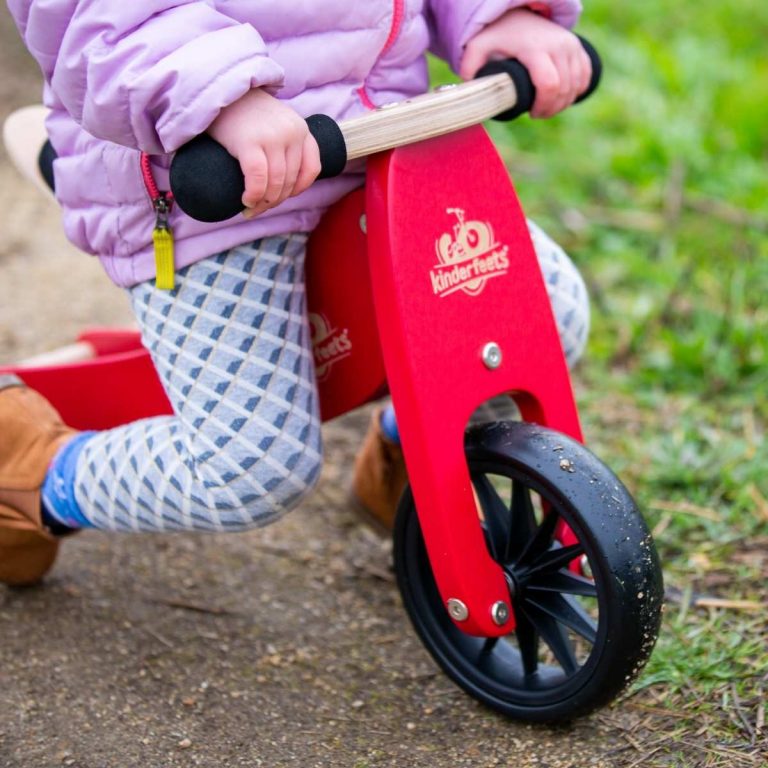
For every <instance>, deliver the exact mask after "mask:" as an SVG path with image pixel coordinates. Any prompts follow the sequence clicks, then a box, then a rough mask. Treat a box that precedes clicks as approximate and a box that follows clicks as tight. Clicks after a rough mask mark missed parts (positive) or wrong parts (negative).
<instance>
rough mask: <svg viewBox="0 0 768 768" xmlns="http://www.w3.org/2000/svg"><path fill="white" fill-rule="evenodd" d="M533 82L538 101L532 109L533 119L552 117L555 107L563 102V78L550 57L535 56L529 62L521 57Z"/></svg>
mask: <svg viewBox="0 0 768 768" xmlns="http://www.w3.org/2000/svg"><path fill="white" fill-rule="evenodd" d="M520 60H521V62H522V64H523V65H524V66H525V67H527V69H528V72H529V73H530V75H531V80H532V81H533V84H534V86H536V100H535V101H534V102H533V107H532V108H531V117H551V116H552V115H554V114H555V106H556V105H557V104H558V103H559V102H560V101H561V100H562V96H561V86H562V78H561V76H560V72H559V70H558V68H557V66H556V65H555V62H554V61H553V60H552V59H551V58H550V57H549V56H542V55H538V56H537V55H534V56H531V57H530V59H529V60H528V61H524V60H523V58H522V57H521V59H520Z"/></svg>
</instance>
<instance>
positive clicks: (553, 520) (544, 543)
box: [518, 509, 560, 565]
mask: <svg viewBox="0 0 768 768" xmlns="http://www.w3.org/2000/svg"><path fill="white" fill-rule="evenodd" d="M559 519H560V516H559V515H558V514H557V512H555V511H554V509H550V510H549V512H548V513H547V514H546V515H545V516H544V521H543V522H542V524H541V525H540V526H539V527H538V529H537V530H536V533H535V534H534V535H533V538H531V539H530V540H529V541H528V544H527V545H526V546H525V548H524V549H523V551H522V552H521V553H520V559H519V561H518V562H519V564H521V565H522V564H527V563H531V562H535V561H537V560H538V559H539V557H540V556H541V555H542V554H544V553H545V552H547V551H548V550H549V548H550V547H551V546H552V537H553V536H554V535H555V528H556V527H557V522H558V520H559Z"/></svg>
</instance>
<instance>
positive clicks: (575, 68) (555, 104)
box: [459, 8, 592, 117]
mask: <svg viewBox="0 0 768 768" xmlns="http://www.w3.org/2000/svg"><path fill="white" fill-rule="evenodd" d="M491 59H518V61H520V63H521V64H522V65H523V66H524V67H525V68H526V69H527V70H528V72H530V75H531V80H532V81H533V84H534V85H535V86H536V101H535V102H534V104H533V108H532V109H531V117H552V115H555V114H557V113H558V112H560V111H561V110H563V109H565V108H566V107H567V106H568V105H569V104H572V103H573V102H574V101H575V100H576V99H577V98H578V97H579V96H580V95H581V94H582V93H583V92H584V91H586V90H587V88H588V86H589V80H590V77H591V76H592V65H591V63H590V60H589V56H588V55H587V53H586V52H585V51H584V48H582V46H581V43H580V42H579V39H578V38H577V37H576V35H574V34H572V33H571V32H569V31H568V30H567V29H564V28H563V27H561V26H560V25H558V24H555V23H554V22H551V21H549V20H548V19H545V18H544V17H543V16H539V15H537V14H535V13H533V12H532V11H529V10H526V9H524V8H517V9H515V10H512V11H509V12H507V13H506V14H504V16H502V17H501V18H500V19H498V20H497V21H495V22H494V23H493V24H489V25H488V26H487V27H485V28H484V29H482V30H481V31H480V32H479V33H478V34H477V35H476V36H475V37H473V38H472V39H471V40H470V41H469V43H467V46H466V48H465V50H464V56H463V58H462V60H461V69H460V72H459V74H460V75H461V76H462V77H463V78H464V79H465V80H470V79H471V78H473V77H474V76H475V74H476V73H477V71H478V70H479V69H480V68H481V67H482V66H483V65H485V64H486V63H487V62H488V61H490V60H491Z"/></svg>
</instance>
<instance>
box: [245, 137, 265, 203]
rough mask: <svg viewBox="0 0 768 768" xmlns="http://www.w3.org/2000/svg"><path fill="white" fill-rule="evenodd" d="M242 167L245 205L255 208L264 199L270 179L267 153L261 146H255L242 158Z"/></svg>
mask: <svg viewBox="0 0 768 768" xmlns="http://www.w3.org/2000/svg"><path fill="white" fill-rule="evenodd" d="M240 169H241V170H242V172H243V176H244V177H245V192H243V197H242V201H243V205H244V206H245V207H246V208H255V207H256V206H257V205H258V204H259V203H260V202H261V201H262V200H263V199H264V195H265V193H266V190H267V182H268V179H269V163H268V161H267V155H266V153H265V152H264V150H263V149H262V148H261V147H253V148H251V150H250V151H249V152H248V154H247V155H246V156H245V157H243V158H240Z"/></svg>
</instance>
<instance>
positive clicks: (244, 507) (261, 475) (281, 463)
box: [201, 428, 322, 531]
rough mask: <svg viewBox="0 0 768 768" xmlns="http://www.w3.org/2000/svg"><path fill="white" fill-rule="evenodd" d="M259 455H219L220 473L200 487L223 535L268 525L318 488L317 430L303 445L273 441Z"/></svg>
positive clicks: (319, 454) (319, 449)
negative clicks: (203, 489) (203, 490)
mask: <svg viewBox="0 0 768 768" xmlns="http://www.w3.org/2000/svg"><path fill="white" fill-rule="evenodd" d="M263 444H264V445H266V446H267V447H266V449H265V450H264V451H263V452H262V453H261V454H260V455H255V454H254V455H253V456H245V457H244V456H241V455H237V456H235V455H232V454H230V455H228V456H225V455H220V456H218V457H217V461H216V464H217V466H218V468H219V469H221V467H222V466H223V467H224V471H220V472H218V473H217V475H218V476H217V478H216V479H215V480H214V481H208V482H205V485H206V489H205V493H204V494H202V496H203V499H201V500H204V501H205V504H206V506H207V507H208V510H207V511H206V514H208V515H210V516H211V518H212V519H213V520H214V521H215V527H216V528H218V529H221V530H227V531H240V530H248V529H250V528H256V527H261V526H264V525H267V524H269V523H271V522H273V521H275V520H277V519H278V518H279V517H282V515H283V514H285V513H286V512H288V511H289V510H291V509H293V508H294V507H296V506H297V505H298V504H299V503H300V502H301V501H303V500H304V499H305V498H306V497H307V496H308V495H309V493H310V492H311V491H312V489H313V488H314V487H315V485H316V484H317V481H318V479H319V477H320V471H321V468H322V446H321V442H320V431H319V428H318V429H317V430H316V431H313V432H312V433H311V434H308V435H307V436H306V440H305V442H303V443H298V442H296V441H295V440H291V439H289V438H288V437H287V436H285V435H278V436H277V437H275V438H274V439H273V440H271V441H269V440H268V439H266V438H265V440H264V441H263Z"/></svg>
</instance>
